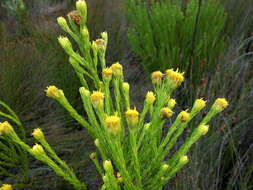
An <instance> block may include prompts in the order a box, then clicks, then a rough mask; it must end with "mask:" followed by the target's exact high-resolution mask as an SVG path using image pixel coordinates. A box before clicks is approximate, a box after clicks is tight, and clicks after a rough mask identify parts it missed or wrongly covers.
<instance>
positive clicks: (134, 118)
mask: <svg viewBox="0 0 253 190" xmlns="http://www.w3.org/2000/svg"><path fill="white" fill-rule="evenodd" d="M125 115H126V120H127V123H128V125H131V126H135V125H137V124H138V121H139V112H138V111H137V110H136V109H128V110H127V111H126V112H125Z"/></svg>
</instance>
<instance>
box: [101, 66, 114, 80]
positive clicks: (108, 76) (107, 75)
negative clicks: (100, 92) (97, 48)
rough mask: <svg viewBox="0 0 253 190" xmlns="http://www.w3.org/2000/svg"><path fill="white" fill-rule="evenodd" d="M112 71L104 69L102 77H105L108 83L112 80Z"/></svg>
mask: <svg viewBox="0 0 253 190" xmlns="http://www.w3.org/2000/svg"><path fill="white" fill-rule="evenodd" d="M112 74H113V73H112V69H111V68H108V67H107V68H105V69H103V71H102V76H103V79H104V80H106V81H110V80H111V79H112Z"/></svg>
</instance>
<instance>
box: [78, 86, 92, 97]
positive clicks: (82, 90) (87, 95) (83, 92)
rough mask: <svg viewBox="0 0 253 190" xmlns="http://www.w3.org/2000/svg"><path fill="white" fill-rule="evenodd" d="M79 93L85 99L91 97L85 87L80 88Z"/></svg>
mask: <svg viewBox="0 0 253 190" xmlns="http://www.w3.org/2000/svg"><path fill="white" fill-rule="evenodd" d="M79 92H80V93H81V94H82V95H84V96H85V97H90V91H89V90H87V89H86V88H84V87H80V88H79Z"/></svg>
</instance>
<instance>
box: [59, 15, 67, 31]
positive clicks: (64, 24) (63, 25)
mask: <svg viewBox="0 0 253 190" xmlns="http://www.w3.org/2000/svg"><path fill="white" fill-rule="evenodd" d="M57 22H58V24H59V26H60V27H61V28H62V29H63V30H65V31H66V30H68V29H69V27H68V24H67V21H66V19H65V18H63V17H62V16H61V17H58V18H57Z"/></svg>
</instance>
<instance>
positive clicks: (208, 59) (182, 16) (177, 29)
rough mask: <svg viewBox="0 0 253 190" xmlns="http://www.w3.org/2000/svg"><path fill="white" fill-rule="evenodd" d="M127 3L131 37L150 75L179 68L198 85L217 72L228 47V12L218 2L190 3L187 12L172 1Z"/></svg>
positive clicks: (194, 0)
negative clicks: (224, 29) (223, 33)
mask: <svg viewBox="0 0 253 190" xmlns="http://www.w3.org/2000/svg"><path fill="white" fill-rule="evenodd" d="M125 2H126V5H127V8H126V10H127V16H128V21H129V25H130V28H129V32H128V38H129V41H130V44H131V46H132V48H133V51H134V52H135V53H136V55H137V56H139V57H140V58H141V59H142V62H141V64H142V65H143V67H144V69H145V70H146V71H147V72H149V73H150V72H152V71H154V70H165V68H167V67H172V68H179V69H181V70H183V71H185V72H187V74H188V75H189V74H191V80H192V81H193V82H198V81H199V79H201V77H202V76H203V73H204V72H206V71H212V70H214V69H215V63H216V62H217V61H216V60H217V57H218V56H219V55H220V54H221V53H222V52H223V50H224V46H225V39H224V38H225V37H224V35H222V30H223V28H224V24H225V21H226V13H225V11H224V8H223V7H222V6H221V4H220V3H219V2H218V1H215V0H206V1H200V2H202V3H200V4H199V1H197V0H190V1H189V2H188V4H187V6H186V9H185V10H182V9H181V6H180V5H179V4H178V3H176V2H177V1H176V2H175V1H171V0H162V1H151V2H150V4H148V3H146V2H144V1H142V0H126V1H125Z"/></svg>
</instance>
